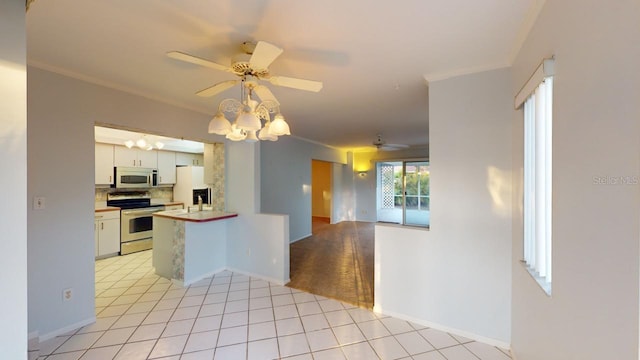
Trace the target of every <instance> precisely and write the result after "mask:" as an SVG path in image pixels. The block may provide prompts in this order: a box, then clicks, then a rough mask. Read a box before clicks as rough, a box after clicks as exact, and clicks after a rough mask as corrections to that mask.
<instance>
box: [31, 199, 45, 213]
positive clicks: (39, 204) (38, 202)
mask: <svg viewBox="0 0 640 360" xmlns="http://www.w3.org/2000/svg"><path fill="white" fill-rule="evenodd" d="M44 201H45V198H44V197H40V196H36V197H34V198H33V209H34V210H42V209H44Z"/></svg>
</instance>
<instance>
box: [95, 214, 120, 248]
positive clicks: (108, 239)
mask: <svg viewBox="0 0 640 360" xmlns="http://www.w3.org/2000/svg"><path fill="white" fill-rule="evenodd" d="M98 225H99V226H100V229H99V231H100V236H99V237H100V238H99V239H98V249H99V250H98V254H99V255H98V256H102V255H107V254H114V253H117V252H119V251H120V219H110V220H102V221H100V224H98Z"/></svg>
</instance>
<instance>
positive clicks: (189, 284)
mask: <svg viewBox="0 0 640 360" xmlns="http://www.w3.org/2000/svg"><path fill="white" fill-rule="evenodd" d="M226 269H227V268H226V267H221V268H219V269H216V270H213V271H210V272H208V273H206V274H203V275H200V276H198V277H197V278H196V279H195V280H190V281H189V282H185V281H184V279H183V280H179V279H171V282H172V283H173V284H176V285H179V286H182V287H187V286H191V285H193V284H195V283H197V282H198V281H200V280H202V279H206V278H208V277H213V276H214V275H215V274H217V273H220V272H223V271H225V270H226Z"/></svg>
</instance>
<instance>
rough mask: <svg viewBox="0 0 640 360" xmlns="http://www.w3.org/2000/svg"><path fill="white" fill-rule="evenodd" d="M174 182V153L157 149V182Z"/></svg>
mask: <svg viewBox="0 0 640 360" xmlns="http://www.w3.org/2000/svg"><path fill="white" fill-rule="evenodd" d="M175 183H176V153H175V152H172V151H158V184H175Z"/></svg>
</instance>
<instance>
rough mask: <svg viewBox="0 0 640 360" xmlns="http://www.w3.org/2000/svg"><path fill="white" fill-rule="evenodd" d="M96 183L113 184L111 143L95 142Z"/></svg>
mask: <svg viewBox="0 0 640 360" xmlns="http://www.w3.org/2000/svg"><path fill="white" fill-rule="evenodd" d="M95 155H96V164H95V165H96V166H95V168H96V175H95V181H96V185H112V184H113V166H114V165H113V145H111V144H103V143H96V150H95Z"/></svg>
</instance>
